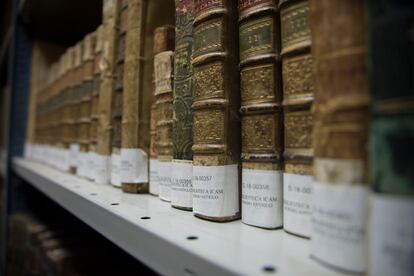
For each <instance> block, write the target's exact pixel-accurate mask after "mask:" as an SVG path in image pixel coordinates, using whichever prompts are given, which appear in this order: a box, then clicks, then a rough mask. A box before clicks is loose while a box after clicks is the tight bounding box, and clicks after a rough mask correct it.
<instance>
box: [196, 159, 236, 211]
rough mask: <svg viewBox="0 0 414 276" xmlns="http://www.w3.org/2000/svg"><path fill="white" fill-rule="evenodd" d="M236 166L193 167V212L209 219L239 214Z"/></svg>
mask: <svg viewBox="0 0 414 276" xmlns="http://www.w3.org/2000/svg"><path fill="white" fill-rule="evenodd" d="M238 178H239V176H238V165H226V166H193V212H194V213H197V214H200V215H205V216H209V217H230V216H234V215H236V214H237V213H239V210H240V207H239V179H238Z"/></svg>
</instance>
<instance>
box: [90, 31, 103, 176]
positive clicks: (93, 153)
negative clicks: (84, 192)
mask: <svg viewBox="0 0 414 276" xmlns="http://www.w3.org/2000/svg"><path fill="white" fill-rule="evenodd" d="M95 33H96V41H95V45H94V46H95V47H94V49H93V51H94V60H93V87H92V95H91V97H92V100H91V117H90V118H91V124H90V128H89V154H90V159H91V168H90V170H91V171H92V172H91V178H92V179H93V180H94V181H96V182H97V180H98V178H100V176H98V175H99V174H104V173H106V172H104V171H103V170H104V169H106V168H105V166H102V162H101V160H98V155H97V144H98V124H99V121H98V120H99V113H98V108H99V94H100V90H101V61H102V46H103V26H102V25H100V26H99V27H98V28H97V29H96V31H95Z"/></svg>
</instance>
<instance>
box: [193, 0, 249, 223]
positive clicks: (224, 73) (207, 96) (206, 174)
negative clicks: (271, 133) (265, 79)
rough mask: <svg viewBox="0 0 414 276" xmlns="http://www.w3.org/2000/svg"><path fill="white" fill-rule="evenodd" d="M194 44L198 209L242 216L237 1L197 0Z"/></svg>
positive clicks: (211, 215) (219, 216)
mask: <svg viewBox="0 0 414 276" xmlns="http://www.w3.org/2000/svg"><path fill="white" fill-rule="evenodd" d="M194 3H195V19H194V45H193V59H192V64H193V74H194V75H193V80H194V96H193V97H194V102H193V112H194V125H193V133H194V136H193V137H194V145H193V148H192V149H193V154H194V157H193V179H194V180H193V212H194V214H195V215H196V216H198V217H201V218H204V219H208V220H213V221H230V220H234V219H238V218H239V217H240V170H239V166H240V141H241V137H240V136H241V135H240V117H239V108H240V94H239V87H238V86H239V74H238V71H239V70H238V50H239V48H238V31H237V2H236V1H228V0H217V1H207V0H196V1H194Z"/></svg>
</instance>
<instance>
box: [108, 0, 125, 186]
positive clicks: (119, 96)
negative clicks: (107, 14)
mask: <svg viewBox="0 0 414 276" xmlns="http://www.w3.org/2000/svg"><path fill="white" fill-rule="evenodd" d="M117 1H118V2H119V5H120V9H119V11H118V13H119V22H118V24H117V38H116V39H117V47H116V51H115V66H114V83H113V95H112V123H111V126H112V157H113V158H114V155H115V156H116V155H118V156H117V157H115V158H119V163H118V164H115V166H113V167H112V168H114V170H112V171H111V184H112V185H114V186H116V187H121V185H122V170H121V166H122V163H121V144H122V111H123V110H122V109H123V97H124V96H123V91H124V62H125V39H126V21H127V12H128V3H127V2H126V1H121V0H117Z"/></svg>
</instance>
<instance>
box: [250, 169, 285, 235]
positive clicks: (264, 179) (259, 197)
mask: <svg viewBox="0 0 414 276" xmlns="http://www.w3.org/2000/svg"><path fill="white" fill-rule="evenodd" d="M282 203H283V175H282V172H281V171H268V170H250V169H243V170H242V221H243V222H244V223H247V224H250V225H254V226H259V227H264V228H277V227H281V226H282V225H283V213H282V211H283V209H282V208H283V205H282Z"/></svg>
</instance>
